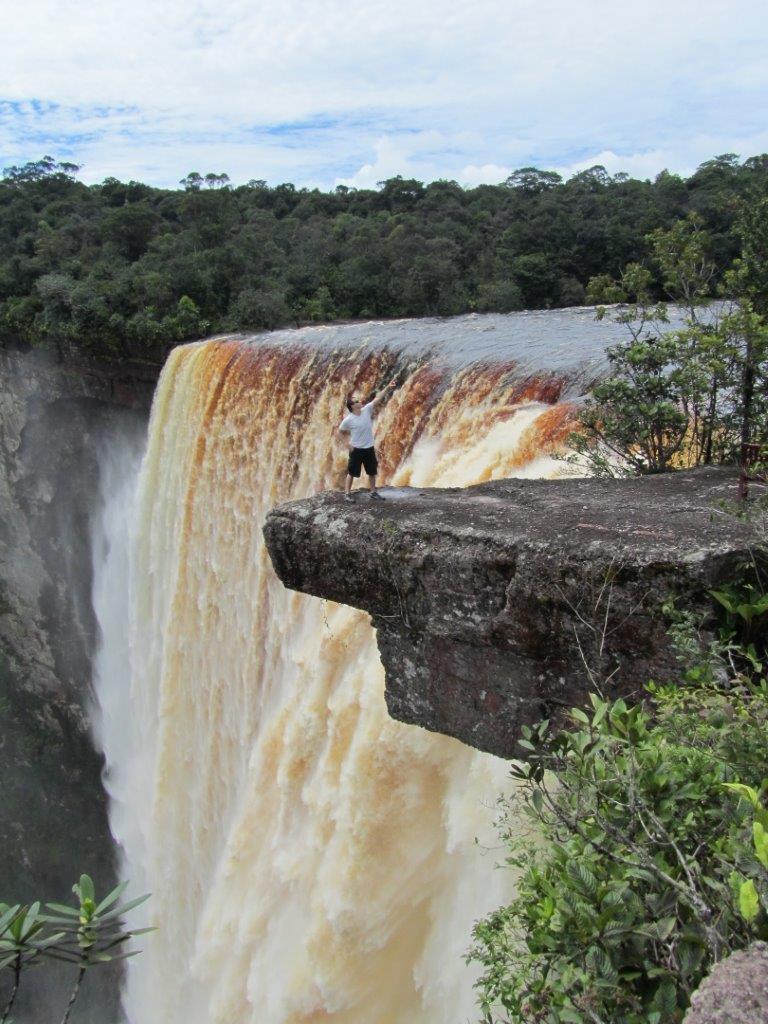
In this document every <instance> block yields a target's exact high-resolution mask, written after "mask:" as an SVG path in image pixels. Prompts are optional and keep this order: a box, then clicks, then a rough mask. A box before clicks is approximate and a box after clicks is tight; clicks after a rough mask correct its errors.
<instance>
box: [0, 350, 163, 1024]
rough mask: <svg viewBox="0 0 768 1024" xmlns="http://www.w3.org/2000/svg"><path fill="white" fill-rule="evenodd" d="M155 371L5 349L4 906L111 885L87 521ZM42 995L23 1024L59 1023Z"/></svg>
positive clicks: (0, 402)
mask: <svg viewBox="0 0 768 1024" xmlns="http://www.w3.org/2000/svg"><path fill="white" fill-rule="evenodd" d="M155 375H156V374H155V371H154V370H153V368H144V367H131V366H124V367H118V366H110V365H105V364H100V365H99V366H98V367H97V366H88V365H80V366H76V365H73V364H71V363H70V364H66V365H62V364H58V363H56V362H55V361H54V360H53V359H52V358H51V357H50V356H49V355H47V354H45V353H40V352H32V353H21V352H17V351H8V350H0V510H1V511H2V517H1V519H0V777H1V778H2V786H0V850H2V857H0V899H5V900H10V899H13V900H22V901H23V900H29V899H31V898H40V897H43V898H48V899H54V898H55V899H61V898H62V897H66V898H67V900H69V898H70V896H71V893H70V891H69V890H70V887H71V885H72V883H73V881H75V880H76V878H77V876H78V874H79V873H80V872H81V871H88V872H89V873H91V874H93V876H94V878H95V880H96V881H97V883H98V885H99V886H100V888H101V889H102V890H103V889H104V887H106V886H109V885H110V883H112V882H113V878H114V871H115V867H114V851H113V842H112V839H111V837H110V833H109V826H108V822H107V814H106V797H105V793H104V789H103V786H102V783H101V768H102V759H101V756H100V755H99V754H98V753H97V752H96V750H95V749H94V744H93V740H92V738H91V734H90V731H89V713H88V712H89V705H90V702H91V699H92V691H91V658H92V654H93V649H94V644H95V640H96V633H97V629H96V623H95V621H94V618H93V612H92V607H91V552H90V523H91V516H92V514H93V512H94V511H95V505H96V501H97V496H98V493H99V464H98V450H99V446H100V445H101V444H103V443H104V442H105V441H106V439H107V437H108V436H109V435H110V434H111V433H112V432H115V431H119V432H127V431H129V430H140V429H142V425H143V423H144V421H145V418H146V409H147V407H148V405H149V402H150V399H151V394H152V387H153V382H154V377H155ZM43 974H45V977H46V978H48V977H50V974H49V973H48V972H42V973H41V975H40V976H39V982H40V984H41V985H42V984H43V980H44V979H43ZM88 987H89V988H90V989H93V987H94V986H93V985H89V986H88ZM34 990H37V991H38V994H39V996H40V1005H38V1007H37V1009H35V1007H34V1005H28V1006H27V1007H26V1012H24V1007H23V1006H22V1007H19V1010H20V1012H21V1015H20V1016H19V1019H20V1020H22V1019H24V1020H27V1019H29V1020H35V1019H40V1020H47V1019H48V1017H49V1016H50V1013H47V1012H43V1007H44V1005H45V1002H46V1000H47V999H48V998H51V999H52V1000H53V996H51V993H50V991H46V992H45V993H43V992H42V989H41V988H39V987H38V986H28V987H27V993H28V994H31V995H32V996H33V1002H34V994H35V991H34ZM86 996H87V993H86ZM110 998H111V997H110ZM87 1001H88V1000H87V998H86V1003H87ZM54 1002H55V1003H56V1005H59V1003H60V1000H54ZM51 1005H53V1002H52V1004H51ZM108 1005H110V1004H109V1002H107V1003H106V1004H105V1003H104V1001H103V1000H102V1001H101V1004H100V1006H101V1017H99V1016H98V1013H97V1008H96V1007H95V1006H92V1012H93V1013H95V1014H96V1017H95V1018H94V1019H97V1018H98V1019H105V1017H104V1013H106V1008H107V1006H108ZM86 1009H87V1007H86V1005H85V1004H84V1005H83V1008H82V1010H81V1012H83V1011H84V1010H86ZM35 1013H37V1014H38V1016H37V1017H36V1016H35ZM84 1019H87V1018H84Z"/></svg>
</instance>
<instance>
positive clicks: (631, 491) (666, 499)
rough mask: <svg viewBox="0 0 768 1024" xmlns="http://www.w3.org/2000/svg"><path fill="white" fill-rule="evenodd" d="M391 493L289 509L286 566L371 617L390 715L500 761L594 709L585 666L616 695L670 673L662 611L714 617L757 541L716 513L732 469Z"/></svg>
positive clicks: (282, 530) (280, 554)
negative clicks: (525, 731) (722, 589)
mask: <svg viewBox="0 0 768 1024" xmlns="http://www.w3.org/2000/svg"><path fill="white" fill-rule="evenodd" d="M384 494H385V496H386V497H387V499H388V500H386V501H383V502H374V501H370V499H368V498H367V496H365V497H363V496H362V495H361V496H359V497H358V499H357V502H356V504H355V505H350V504H348V503H345V502H344V501H343V500H342V497H341V495H340V494H335V493H327V494H320V495H317V496H316V497H313V498H310V499H308V500H305V501H298V502H291V503H289V504H286V505H281V506H279V507H278V508H276V509H275V510H274V511H273V512H272V513H271V514H270V516H269V517H268V519H267V522H266V525H265V528H264V534H265V537H266V541H267V547H268V549H269V553H270V555H271V558H272V562H273V564H274V567H275V570H276V571H277V574H278V575H279V576H280V578H281V580H282V581H283V582H284V583H285V585H286V586H288V587H291V588H292V589H294V590H299V591H303V592H305V593H308V594H314V595H316V596H318V597H324V598H328V599H330V600H333V601H338V602H341V603H343V604H349V605H353V606H354V607H357V608H362V609H364V610H365V611H367V612H369V613H370V614H371V616H372V619H373V624H374V626H375V627H376V629H377V636H378V644H379V651H380V653H381V658H382V662H383V663H384V668H385V671H386V699H387V704H388V707H389V711H390V714H391V715H392V716H393V717H394V718H397V719H400V720H401V721H403V722H409V723H413V724H416V725H421V726H424V727H425V728H427V729H432V730H435V731H438V732H443V733H447V734H448V735H451V736H456V737H458V738H459V739H461V740H464V741H465V742H466V743H469V744H471V745H472V746H475V747H478V748H480V749H481V750H487V751H490V752H492V753H495V754H500V755H502V756H512V755H513V754H514V753H515V750H516V741H517V739H518V737H519V733H520V728H521V726H522V725H523V724H524V723H528V722H532V721H535V720H537V719H539V718H541V717H542V716H547V715H551V714H552V713H553V712H554V713H556V712H557V710H558V709H560V708H563V707H568V706H571V705H572V704H574V703H577V702H580V701H582V700H583V699H584V698H585V695H586V691H587V690H588V689H590V688H591V685H590V679H589V672H592V673H593V674H594V676H595V678H596V679H599V680H600V682H601V683H602V685H604V686H605V687H606V689H607V690H609V691H611V692H614V693H617V692H622V693H631V692H633V691H636V690H638V688H640V687H642V686H643V685H644V684H645V683H646V682H647V681H648V680H649V679H650V678H652V677H656V678H659V677H661V676H663V675H668V674H669V673H671V672H673V671H674V667H675V659H674V653H673V651H672V650H671V647H670V642H669V638H668V636H667V625H668V622H667V621H666V620H665V618H664V616H663V615H662V613H661V610H660V608H661V604H662V603H663V602H664V601H665V600H666V599H667V598H669V597H675V598H676V599H677V600H678V603H679V605H680V607H683V608H690V609H693V610H696V611H704V610H705V609H708V608H709V607H710V606H711V599H710V598H709V596H708V593H707V592H708V590H709V589H710V588H711V587H714V586H716V585H717V584H718V583H719V582H720V581H721V580H723V578H725V577H727V576H728V575H729V574H730V573H731V571H732V570H733V568H734V566H735V564H736V563H737V562H739V560H740V559H743V558H744V557H745V555H746V554H747V552H748V551H749V549H750V548H751V547H752V546H753V545H755V543H756V542H757V539H758V538H757V533H756V530H755V528H754V527H752V526H750V525H747V524H745V523H744V522H741V521H739V520H737V519H735V518H733V517H731V516H727V515H725V514H723V512H722V511H720V510H719V509H718V502H719V501H720V500H721V499H723V498H730V499H733V497H734V496H735V475H733V474H731V473H729V472H727V471H723V470H706V471H698V472H694V473H680V474H674V475H665V476H658V477H648V478H645V479H641V480H620V481H606V480H559V481H546V480H503V481H499V482H495V483H489V484H483V485H480V486H478V487H470V488H467V489H465V490H458V489H454V490H423V491H419V490H412V489H398V490H389V491H385V492H384ZM585 665H586V666H588V667H585ZM606 680H607V682H606Z"/></svg>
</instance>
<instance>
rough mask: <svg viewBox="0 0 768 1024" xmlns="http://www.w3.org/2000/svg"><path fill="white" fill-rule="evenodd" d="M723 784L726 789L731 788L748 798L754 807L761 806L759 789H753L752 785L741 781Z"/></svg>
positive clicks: (732, 790) (745, 798) (733, 791)
mask: <svg viewBox="0 0 768 1024" xmlns="http://www.w3.org/2000/svg"><path fill="white" fill-rule="evenodd" d="M723 786H724V787H725V788H726V789H730V790H731V792H732V793H737V794H738V795H739V796H740V797H742V798H743V799H744V800H748V801H749V803H751V804H752V806H753V807H759V806H760V801H759V799H758V796H757V790H755V789H753V788H752V787H751V786H745V785H744V784H743V783H741V782H724V783H723Z"/></svg>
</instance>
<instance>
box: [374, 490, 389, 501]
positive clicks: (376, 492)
mask: <svg viewBox="0 0 768 1024" xmlns="http://www.w3.org/2000/svg"><path fill="white" fill-rule="evenodd" d="M371 498H376V499H378V501H385V500H386V499H385V498H384V495H383V494H379V492H378V491H371Z"/></svg>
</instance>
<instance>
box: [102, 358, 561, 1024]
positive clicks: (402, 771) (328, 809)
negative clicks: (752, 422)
mask: <svg viewBox="0 0 768 1024" xmlns="http://www.w3.org/2000/svg"><path fill="white" fill-rule="evenodd" d="M395 372H396V373H399V376H400V380H401V382H402V383H401V386H400V388H399V389H398V390H397V391H396V392H395V394H394V396H393V397H392V399H391V400H390V401H389V402H388V403H387V405H386V406H385V408H384V409H383V410H382V412H381V415H380V417H379V419H378V423H377V436H378V438H379V439H380V442H381V443H380V456H381V459H380V461H381V463H382V468H383V476H384V482H385V483H393V484H398V485H406V484H411V485H416V486H449V485H467V484H472V483H476V482H479V481H482V480H487V479H492V478H499V477H503V476H511V475H517V476H520V475H530V476H544V475H552V474H554V473H557V472H562V471H563V467H562V464H561V463H556V462H554V461H553V460H552V459H551V458H550V457H549V452H550V451H551V450H552V447H553V446H554V445H556V444H557V443H558V442H559V441H561V440H562V438H563V436H564V434H565V433H566V432H567V430H568V424H569V415H570V406H569V405H568V404H567V403H558V398H559V395H560V390H561V386H562V381H561V380H558V379H557V378H555V377H552V376H548V377H543V378H536V377H533V376H527V377H526V376H525V375H521V374H520V373H519V372H516V371H515V369H514V367H513V366H511V365H510V364H507V365H504V364H500V363H488V364H486V365H476V366H469V367H466V368H465V369H463V370H461V371H458V372H455V373H453V374H449V373H447V371H442V370H439V369H437V368H436V367H435V366H434V365H432V364H431V363H429V362H427V361H425V360H422V361H420V362H419V363H418V364H412V365H411V366H410V367H405V366H404V365H403V364H402V363H398V360H397V358H396V357H395V356H394V355H392V354H391V353H390V352H387V351H383V352H379V353H372V352H371V351H361V352H358V353H353V352H350V351H349V350H345V351H342V352H330V353H329V352H327V351H325V352H323V351H319V350H314V351H313V350H310V349H308V348H306V347H303V346H299V347H296V346H294V347H291V346H289V347H285V346H270V345H267V344H264V343H261V344H248V343H245V342H241V341H211V342H204V343H199V344H195V345H189V346H184V347H181V348H177V349H176V350H174V351H173V353H172V354H171V356H170V359H169V361H168V364H167V366H166V368H165V370H164V372H163V375H162V378H161V380H160V383H159V386H158V390H157V394H156V397H155V402H154V406H153V411H152V417H151V423H150V431H149V440H148V447H147V451H146V455H145V457H144V462H143V466H142V469H141V474H140V480H139V487H138V496H137V498H136V503H135V507H134V509H133V511H132V513H131V516H132V525H131V531H130V534H131V541H130V545H131V547H130V566H131V568H130V576H131V587H130V602H129V607H128V608H127V609H126V611H125V613H124V614H121V613H120V612H119V610H118V613H117V614H112V616H111V617H110V616H107V615H106V613H105V611H104V607H102V608H101V609H99V608H98V607H97V610H98V611H99V614H100V618H101V621H102V626H103V628H104V629H105V631H106V633H107V634H108V633H109V630H110V628H113V629H118V627H119V620H120V619H121V617H122V618H125V617H128V618H129V633H130V635H129V647H130V653H129V655H128V656H127V660H129V661H130V666H129V667H127V666H124V667H123V670H121V669H120V668H118V667H117V666H116V665H115V664H114V659H113V661H112V664H111V665H110V664H109V663H107V662H105V661H104V652H105V651H108V650H109V648H110V638H109V635H105V642H104V644H103V647H102V661H101V663H100V664H101V668H100V672H99V674H100V675H101V677H102V678H101V682H100V684H99V685H100V700H101V704H102V726H101V738H102V742H103V745H104V749H105V751H106V756H107V761H108V765H109V769H108V777H107V783H108V786H109V788H110V792H111V795H112V800H113V825H114V829H115V833H116V835H117V837H118V839H119V840H120V841H121V843H122V845H123V850H124V872H125V875H126V877H129V878H130V879H131V880H132V890H136V891H139V890H142V891H151V892H152V893H153V896H152V900H151V904H150V905H149V906H150V910H149V915H150V918H151V921H152V923H154V924H156V925H157V929H158V930H157V932H155V933H154V934H153V935H151V936H148V937H147V938H145V939H144V940H143V943H142V946H143V950H144V952H143V953H142V955H141V956H140V957H139V958H137V959H136V960H135V961H132V963H131V967H130V970H129V974H128V982H127V989H126V994H125V1005H126V1009H127V1012H128V1016H129V1019H130V1021H131V1022H132V1024H310V1022H313V1024H314V1022H321V1021H323V1022H333V1024H451V1022H455V1024H460V1022H462V1021H465V1020H470V1019H474V1017H475V1011H474V1009H473V1002H474V1000H473V993H472V974H471V971H470V970H469V969H468V968H467V967H466V966H465V965H464V963H463V959H462V956H463V953H464V952H465V950H466V948H467V946H468V943H469V937H470V930H471V926H472V922H473V921H474V920H475V919H476V918H478V917H479V916H481V915H482V914H483V913H485V912H486V911H487V910H488V909H489V908H490V907H492V906H495V905H498V904H500V903H501V902H502V901H503V900H504V898H506V897H508V896H509V894H510V887H511V886H512V884H513V880H512V879H511V877H510V874H509V872H502V871H496V870H494V866H495V863H496V861H497V860H498V858H499V853H498V851H496V850H483V844H489V845H491V846H493V845H494V844H495V838H494V833H493V829H492V820H493V815H494V801H495V799H496V797H497V795H498V793H499V792H500V791H501V790H502V789H503V788H504V787H505V786H506V785H507V784H508V783H507V768H506V765H505V763H503V762H501V761H499V760H497V759H495V758H493V757H491V756H489V755H485V754H481V753H478V752H476V751H473V750H471V749H470V748H468V747H466V746H463V745H462V744H461V743H459V742H457V741H455V740H451V739H449V738H446V737H443V736H438V735H435V734H432V733H428V732H426V731H424V730H421V729H419V728H416V727H410V726H405V725H402V724H400V723H397V722H394V721H392V720H391V719H389V718H388V716H387V713H386V709H385V705H384V697H383V686H384V680H383V672H382V668H381V665H380V662H379V658H378V653H377V650H376V643H375V637H374V634H373V631H372V628H371V626H370V623H369V621H368V619H367V618H366V617H365V616H364V615H363V614H361V613H359V612H357V611H354V610H351V609H348V608H345V607H338V606H331V605H328V604H325V603H324V602H321V601H319V600H316V599H313V598H309V597H305V596H303V595H298V594H295V593H291V592H289V591H287V590H285V589H284V588H283V587H282V585H281V584H280V582H279V581H278V580H277V578H276V577H275V575H274V573H273V572H272V569H271V566H270V564H269V560H268V557H267V555H266V553H265V549H264V546H263V543H262V536H261V526H262V523H263V521H264V518H265V516H266V513H267V512H268V510H269V509H270V508H271V507H273V506H274V505H275V504H278V503H279V502H281V501H285V500H288V499H292V498H298V497H301V496H304V495H308V494H312V493H314V492H316V491H318V490H323V489H326V488H339V487H340V486H341V484H342V481H343V476H344V464H345V452H344V448H343V445H342V444H341V442H340V440H339V438H338V436H337V435H336V427H337V426H338V423H339V420H340V418H341V414H342V411H343V399H344V396H345V394H346V393H347V392H348V391H350V390H352V389H354V390H356V391H357V392H358V393H360V394H365V393H366V392H367V391H369V390H370V389H371V388H372V387H374V386H377V385H380V384H381V383H383V382H384V381H386V380H388V379H389V377H390V376H392V374H393V373H395ZM116 493H117V492H116ZM115 500H116V501H119V502H120V504H121V508H125V506H126V503H127V501H128V499H127V498H126V497H121V498H116V499H115ZM105 571H106V570H105ZM102 590H104V594H103V595H102V599H101V600H102V605H104V604H105V603H106V604H108V603H109V600H113V601H114V600H117V599H118V598H117V597H115V596H114V593H115V592H114V590H113V591H112V593H113V597H112V598H109V597H107V596H105V595H106V594H107V592H108V590H109V588H102ZM97 605H98V601H97ZM108 619H109V621H113V620H114V624H113V626H112V627H110V626H108V625H107V626H105V625H104V624H105V622H107V620H108ZM476 837H477V838H478V839H479V841H480V847H478V846H477V845H476V844H475V838H476Z"/></svg>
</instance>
